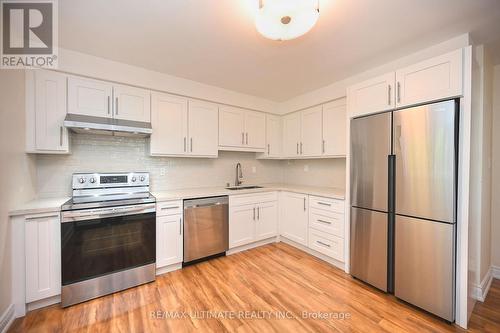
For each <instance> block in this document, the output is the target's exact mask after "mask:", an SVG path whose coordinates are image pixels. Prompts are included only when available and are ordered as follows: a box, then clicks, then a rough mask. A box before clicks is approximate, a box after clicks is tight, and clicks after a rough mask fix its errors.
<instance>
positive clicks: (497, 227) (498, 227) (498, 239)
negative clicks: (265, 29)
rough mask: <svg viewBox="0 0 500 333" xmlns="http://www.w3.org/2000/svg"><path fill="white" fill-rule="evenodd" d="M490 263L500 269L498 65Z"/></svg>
mask: <svg viewBox="0 0 500 333" xmlns="http://www.w3.org/2000/svg"><path fill="white" fill-rule="evenodd" d="M492 186H493V187H492V197H491V221H492V223H491V263H492V265H493V266H495V267H497V268H498V269H500V65H497V66H495V68H494V84H493V161H492Z"/></svg>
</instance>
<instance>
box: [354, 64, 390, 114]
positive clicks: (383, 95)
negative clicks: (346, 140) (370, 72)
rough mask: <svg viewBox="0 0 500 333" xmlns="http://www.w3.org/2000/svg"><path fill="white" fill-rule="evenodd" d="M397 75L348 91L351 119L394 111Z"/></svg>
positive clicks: (362, 83) (366, 82) (356, 86)
mask: <svg viewBox="0 0 500 333" xmlns="http://www.w3.org/2000/svg"><path fill="white" fill-rule="evenodd" d="M394 81H395V74H394V72H391V73H389V74H384V75H381V76H378V77H376V78H373V79H370V80H367V81H364V82H361V83H358V84H356V85H354V86H351V87H349V88H348V89H347V103H348V105H349V112H350V116H351V117H355V116H360V115H364V114H370V113H375V112H380V111H386V110H390V109H393V108H394V107H395V106H396V101H395V89H394Z"/></svg>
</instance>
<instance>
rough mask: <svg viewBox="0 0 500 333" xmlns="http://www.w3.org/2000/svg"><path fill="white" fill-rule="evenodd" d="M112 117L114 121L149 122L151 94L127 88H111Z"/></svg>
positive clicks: (119, 86) (147, 91)
mask: <svg viewBox="0 0 500 333" xmlns="http://www.w3.org/2000/svg"><path fill="white" fill-rule="evenodd" d="M113 112H114V113H113V116H114V118H115V119H122V120H131V121H142V122H146V123H149V122H150V121H151V92H150V91H149V90H145V89H139V88H134V87H129V86H122V85H114V86H113Z"/></svg>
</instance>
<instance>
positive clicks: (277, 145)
mask: <svg viewBox="0 0 500 333" xmlns="http://www.w3.org/2000/svg"><path fill="white" fill-rule="evenodd" d="M282 147H283V131H282V117H281V116H275V115H271V114H266V150H265V152H264V153H262V154H259V155H258V157H257V158H259V159H280V158H281V157H282V156H283V148H282Z"/></svg>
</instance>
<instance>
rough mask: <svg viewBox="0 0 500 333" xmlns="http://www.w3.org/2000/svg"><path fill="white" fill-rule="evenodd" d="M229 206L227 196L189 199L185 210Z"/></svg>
mask: <svg viewBox="0 0 500 333" xmlns="http://www.w3.org/2000/svg"><path fill="white" fill-rule="evenodd" d="M228 204H229V199H228V197H227V196H223V197H210V198H201V199H189V200H184V209H193V208H204V207H211V206H219V205H228Z"/></svg>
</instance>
